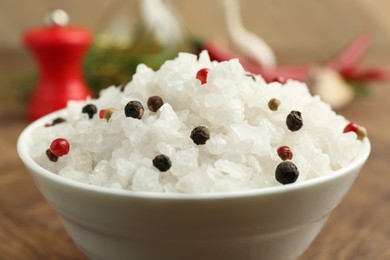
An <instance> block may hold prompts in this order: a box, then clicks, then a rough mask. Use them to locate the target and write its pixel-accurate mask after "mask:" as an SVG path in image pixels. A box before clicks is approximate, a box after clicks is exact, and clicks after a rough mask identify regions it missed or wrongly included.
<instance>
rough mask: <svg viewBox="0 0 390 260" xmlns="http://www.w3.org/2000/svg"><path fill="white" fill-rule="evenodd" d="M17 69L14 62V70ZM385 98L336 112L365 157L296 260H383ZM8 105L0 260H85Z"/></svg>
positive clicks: (388, 184) (373, 92)
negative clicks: (37, 178) (355, 131)
mask: <svg viewBox="0 0 390 260" xmlns="http://www.w3.org/2000/svg"><path fill="white" fill-rule="evenodd" d="M3 61H4V60H3ZM386 62H387V61H386V60H379V61H378V63H386ZM24 63H25V61H24V60H23V59H21V61H20V63H16V64H15V65H14V67H13V68H14V69H15V70H17V69H18V64H19V65H20V64H24ZM27 63H28V62H27ZM5 64H6V65H4V62H2V65H3V68H4V67H7V65H8V67H9V66H10V64H11V63H5ZM11 67H12V66H11ZM389 97H390V85H389V84H388V83H383V84H375V85H372V86H370V94H369V95H368V96H365V97H362V98H357V99H355V100H354V101H353V103H352V104H350V105H349V106H348V107H346V108H345V109H343V110H341V111H339V113H341V114H343V115H345V116H346V117H347V118H348V119H350V120H351V121H354V122H356V123H359V124H361V125H364V126H365V127H366V128H367V129H368V133H369V138H370V140H371V144H372V153H371V156H370V158H369V160H368V162H367V164H366V165H365V167H364V168H363V170H362V172H361V174H360V175H359V177H358V179H357V180H356V182H355V184H354V185H353V187H352V189H351V190H350V192H349V193H348V194H347V196H346V197H345V199H344V200H343V201H342V203H341V204H340V205H339V206H338V207H337V208H336V209H335V210H334V212H332V214H331V216H330V218H329V219H328V221H327V223H326V225H325V227H324V229H323V231H322V232H321V233H320V235H319V236H318V238H317V239H316V240H315V241H314V243H313V244H312V245H311V247H310V248H309V250H307V252H305V254H304V255H303V256H301V258H300V259H301V260H309V259H317V260H321V259H324V260H328V259H329V260H330V259H354V260H355V259H390V246H389V245H390V221H389V220H388V219H389V216H390V170H389V167H390V134H389V130H390V121H389V118H390V113H389V111H390V110H389V104H390V102H389ZM13 104H14V105H13V106H12V109H11V110H8V111H7V113H6V114H4V113H3V114H1V120H0V259H87V258H86V257H85V256H84V255H83V254H82V253H81V252H80V250H79V249H78V248H77V247H76V246H75V244H74V243H73V241H72V240H71V239H70V238H69V237H68V235H67V234H66V232H65V230H64V228H63V226H62V224H61V221H60V219H59V217H58V215H57V214H56V213H55V212H54V210H53V209H52V208H51V207H50V206H49V205H48V204H47V202H46V201H45V200H44V198H43V197H42V195H41V194H40V193H39V191H38V190H37V188H36V187H35V186H34V184H33V181H32V179H31V177H30V176H29V175H28V173H27V171H26V169H25V168H24V167H23V165H22V163H21V161H20V160H19V158H18V156H17V153H16V140H17V137H18V135H19V134H20V132H21V131H22V129H23V128H24V127H25V126H26V125H27V124H28V122H27V121H26V120H25V119H24V109H25V106H24V104H23V103H22V102H16V101H15V102H13Z"/></svg>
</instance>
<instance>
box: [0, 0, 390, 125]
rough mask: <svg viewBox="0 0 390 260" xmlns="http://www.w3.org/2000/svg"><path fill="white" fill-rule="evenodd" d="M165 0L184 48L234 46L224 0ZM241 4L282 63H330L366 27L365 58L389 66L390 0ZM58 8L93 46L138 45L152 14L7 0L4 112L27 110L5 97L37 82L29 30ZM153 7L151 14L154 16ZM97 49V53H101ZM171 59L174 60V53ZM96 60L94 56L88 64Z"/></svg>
mask: <svg viewBox="0 0 390 260" xmlns="http://www.w3.org/2000/svg"><path fill="white" fill-rule="evenodd" d="M149 2H153V1H149ZM154 2H156V3H157V2H159V1H154ZM164 3H166V6H167V7H169V10H170V12H171V14H172V15H173V16H174V18H175V19H176V22H178V24H179V30H180V32H181V33H182V36H183V38H182V39H184V44H182V45H180V46H179V47H178V49H180V50H188V49H189V48H193V47H194V45H193V43H194V41H193V40H194V39H196V40H201V41H205V40H212V41H216V42H218V43H219V44H221V45H223V46H228V47H229V46H231V40H232V39H231V37H229V33H228V24H227V20H226V16H225V12H224V7H223V1H222V0H215V1H209V0H198V1H192V0H170V1H169V0H168V1H164ZM240 7H241V15H242V23H243V25H244V26H245V28H246V29H247V30H248V31H250V32H252V33H254V34H256V35H257V36H259V37H261V38H262V39H263V40H264V41H265V42H266V43H268V45H269V46H270V47H271V48H272V50H273V52H274V53H275V56H276V60H277V64H278V65H285V64H301V63H310V64H312V63H313V64H316V63H321V62H324V61H326V60H328V59H330V58H332V57H333V56H334V55H336V54H337V53H338V52H339V51H340V50H341V49H342V48H343V47H345V46H346V45H347V44H348V43H349V42H351V41H352V40H353V39H354V38H355V37H357V35H359V34H361V33H363V32H369V33H370V34H371V35H372V37H373V43H372V45H371V47H370V49H369V51H368V53H367V54H366V55H364V57H363V58H362V60H361V62H362V64H364V65H368V66H371V65H375V66H377V65H387V64H386V63H388V61H390V52H389V51H386V49H388V46H390V26H389V25H390V16H389V15H388V13H387V12H388V11H387V10H390V9H389V8H390V2H389V1H385V0H377V1H366V0H345V1H338V0H328V1H308V0H293V1H287V0H274V1H255V0H241V1H240ZM55 8H61V9H63V10H65V11H66V12H67V14H68V15H69V18H70V22H69V24H70V25H72V26H73V25H74V26H81V27H84V28H86V29H87V30H89V31H91V32H92V33H93V35H94V37H95V38H94V44H95V43H96V42H100V43H101V44H103V43H107V37H106V38H104V39H106V41H105V42H104V39H103V38H102V37H100V36H102V35H105V36H108V38H110V37H111V40H112V41H111V43H114V44H120V43H130V44H131V43H132V41H134V37H137V33H139V28H142V23H143V22H144V21H142V19H143V16H145V12H143V11H142V10H141V9H142V8H141V7H140V1H135V0H116V1H105V0H84V1H58V0H57V1H54V0H53V1H49V0H46V1H43V0H41V1H27V0H21V1H8V0H0V35H1V37H0V102H1V109H0V111H2V112H0V116H2V117H4V116H8V115H10V113H11V112H9V111H11V108H12V113H15V111H19V112H18V114H17V115H22V114H21V112H20V111H22V110H23V104H24V102H22V104H17V103H16V102H6V100H20V99H21V100H23V99H24V100H25V98H26V96H28V95H29V94H30V92H29V91H31V89H32V88H33V85H34V84H35V80H36V78H34V75H36V74H37V66H36V64H35V60H34V58H33V56H32V55H31V52H29V51H28V50H27V49H26V46H25V44H24V43H23V41H22V36H23V33H24V32H25V31H26V30H28V29H31V28H36V27H41V26H43V25H44V16H45V14H47V13H48V12H49V11H51V10H53V9H55ZM150 9H151V10H152V9H154V8H150ZM152 11H153V10H152ZM152 11H151V12H149V15H151V16H153V12H152ZM167 23H168V22H167ZM167 26H168V25H167ZM135 35H136V36H135ZM138 35H139V34H138ZM99 37H100V38H99ZM98 39H100V41H98ZM190 41H191V43H189V42H190ZM116 47H118V46H116ZM149 50H150V49H148V50H147V51H149ZM191 50H193V49H191ZM90 55H91V56H92V57H93V58H96V55H99V53H97V54H96V53H92V54H90ZM170 55H172V53H170ZM384 55H385V57H384ZM166 57H167V58H170V56H169V55H168V56H166ZM163 58H165V56H164V57H162V59H163ZM86 59H88V57H86ZM93 60H94V59H90V60H89V62H92V61H93ZM95 60H96V59H95ZM138 61H139V60H137V62H138ZM157 63H158V62H157ZM86 73H87V74H88V71H87V72H86ZM87 76H88V77H94V76H95V81H99V80H100V79H99V78H96V75H87ZM96 79H97V80H96ZM95 83H96V82H95ZM108 83H109V81H108V82H102V81H100V84H101V85H109V84H108ZM91 84H92V83H91ZM112 84H117V82H112ZM18 109H19V110H18Z"/></svg>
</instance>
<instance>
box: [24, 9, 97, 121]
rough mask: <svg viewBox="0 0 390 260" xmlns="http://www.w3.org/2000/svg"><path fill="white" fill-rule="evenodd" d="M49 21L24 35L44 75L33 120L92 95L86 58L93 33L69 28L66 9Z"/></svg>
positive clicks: (31, 107)
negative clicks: (86, 76)
mask: <svg viewBox="0 0 390 260" xmlns="http://www.w3.org/2000/svg"><path fill="white" fill-rule="evenodd" d="M47 18H48V19H47V20H48V22H49V23H50V24H49V25H48V26H45V27H42V28H36V29H31V30H28V31H26V32H25V34H24V42H25V44H26V45H27V47H28V48H29V49H30V50H31V51H32V52H33V54H34V56H35V59H36V61H37V63H38V66H39V72H40V73H39V74H40V77H39V80H38V83H37V86H36V88H35V91H34V92H33V94H32V96H31V100H30V103H29V105H28V111H27V117H28V119H29V120H31V121H32V120H35V119H38V118H40V117H41V116H44V115H46V114H48V113H51V112H53V111H56V110H59V109H61V108H64V107H66V104H67V102H68V100H83V99H86V98H87V97H88V96H92V93H91V91H90V90H89V88H88V86H87V85H86V83H85V81H84V78H83V74H82V60H83V56H84V54H85V53H86V51H87V48H88V47H89V45H90V43H91V39H92V36H91V34H90V32H89V31H88V30H86V29H83V28H76V27H70V26H67V24H68V15H67V14H66V13H65V12H64V11H62V10H54V11H53V12H51V13H50V14H49V15H48V16H47Z"/></svg>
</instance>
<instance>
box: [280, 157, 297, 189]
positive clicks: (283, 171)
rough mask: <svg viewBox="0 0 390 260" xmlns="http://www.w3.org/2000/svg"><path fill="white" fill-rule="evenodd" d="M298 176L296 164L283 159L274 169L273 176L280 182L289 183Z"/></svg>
mask: <svg viewBox="0 0 390 260" xmlns="http://www.w3.org/2000/svg"><path fill="white" fill-rule="evenodd" d="M298 176H299V171H298V168H297V166H296V165H295V164H294V163H292V162H290V161H284V162H281V163H279V165H278V166H277V167H276V170H275V178H276V180H277V181H278V182H280V183H281V184H283V185H284V184H290V183H294V182H295V181H296V180H297V179H298Z"/></svg>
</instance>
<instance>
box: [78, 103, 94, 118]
mask: <svg viewBox="0 0 390 260" xmlns="http://www.w3.org/2000/svg"><path fill="white" fill-rule="evenodd" d="M97 111H98V110H97V108H96V106H95V105H94V104H88V105H85V106H84V107H83V109H82V110H81V112H83V113H86V114H88V117H89V119H91V118H93V116H94V115H95V114H96V113H97Z"/></svg>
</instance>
